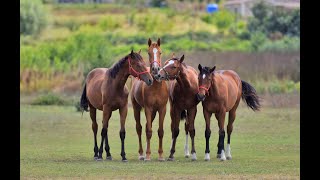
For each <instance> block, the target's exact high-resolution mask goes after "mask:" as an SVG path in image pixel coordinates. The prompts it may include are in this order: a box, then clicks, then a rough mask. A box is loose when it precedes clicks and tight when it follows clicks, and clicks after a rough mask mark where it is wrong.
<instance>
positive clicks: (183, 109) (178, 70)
mask: <svg viewBox="0 0 320 180" xmlns="http://www.w3.org/2000/svg"><path fill="white" fill-rule="evenodd" d="M183 60H184V55H183V56H182V57H181V58H180V59H178V58H175V57H172V58H171V59H169V60H167V61H166V62H165V65H164V67H163V68H161V69H160V71H159V75H158V78H160V79H162V80H176V81H169V101H170V116H171V133H172V144H171V150H170V156H169V158H168V160H169V161H172V160H174V156H173V154H174V153H175V145H176V139H177V137H178V135H179V124H180V119H181V120H182V119H186V122H185V132H186V143H185V148H184V151H185V157H189V156H190V154H189V148H188V133H190V137H191V142H192V149H191V154H192V157H191V158H192V160H196V159H197V156H196V150H195V146H194V136H195V129H194V119H195V117H196V114H197V104H198V103H199V100H198V99H197V98H196V94H197V93H198V79H197V77H198V73H197V71H196V70H195V69H194V68H193V67H191V66H187V65H186V64H185V63H183Z"/></svg>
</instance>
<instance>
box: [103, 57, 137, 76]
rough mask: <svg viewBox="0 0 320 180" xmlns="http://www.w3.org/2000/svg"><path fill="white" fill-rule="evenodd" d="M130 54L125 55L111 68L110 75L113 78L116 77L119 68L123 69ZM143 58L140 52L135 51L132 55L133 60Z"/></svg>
mask: <svg viewBox="0 0 320 180" xmlns="http://www.w3.org/2000/svg"><path fill="white" fill-rule="evenodd" d="M129 56H130V54H128V55H127V56H125V57H124V58H122V59H120V60H119V61H118V62H117V63H116V64H114V65H113V66H112V67H111V68H110V71H109V72H110V76H111V77H112V78H116V76H117V74H118V72H119V70H120V69H121V67H122V65H123V64H124V63H125V62H126V60H128V57H129ZM140 59H142V57H141V56H140V54H138V53H135V52H134V53H133V54H132V55H131V60H140Z"/></svg>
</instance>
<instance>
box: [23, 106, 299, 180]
mask: <svg viewBox="0 0 320 180" xmlns="http://www.w3.org/2000/svg"><path fill="white" fill-rule="evenodd" d="M142 115H143V113H142ZM97 117H98V125H99V131H98V143H99V144H100V128H101V117H102V113H101V112H99V113H98V116H97ZM213 117H214V116H213ZM157 118H158V115H157V116H156V120H155V121H154V124H153V136H152V139H151V153H152V154H151V156H152V157H151V158H152V161H151V162H141V161H138V138H137V134H136V131H135V121H134V118H133V110H132V108H129V111H128V117H127V122H126V139H125V148H126V154H127V158H128V160H129V162H128V163H123V162H121V156H120V146H121V143H120V138H119V129H120V122H119V113H118V112H113V115H112V117H111V119H110V121H109V130H108V131H109V134H108V135H109V142H110V148H111V154H112V156H113V161H105V160H104V161H102V162H96V161H94V160H93V133H92V130H91V120H90V117H89V114H88V113H84V114H83V117H81V113H80V112H76V109H75V107H73V106H31V105H21V108H20V139H21V140H20V178H21V179H30V178H36V179H39V178H41V179H43V178H45V179H52V178H53V179H57V178H58V179H79V178H81V179H96V178H98V179H110V178H116V179H195V178H197V179H199V178H200V179H221V178H224V179H299V178H300V156H299V154H300V142H299V139H300V131H299V128H300V110H299V109H298V108H277V109H276V108H267V107H266V108H263V109H262V110H261V111H260V112H253V111H251V110H250V109H248V108H246V107H245V106H244V105H243V103H242V104H241V106H240V107H239V109H238V111H237V118H236V121H235V123H234V130H233V134H232V138H231V149H232V151H231V152H232V157H233V159H232V160H231V161H225V162H220V161H218V159H216V158H215V155H216V151H217V147H216V145H217V141H218V128H217V121H216V120H215V119H214V118H212V120H211V130H212V134H211V139H210V150H211V153H210V155H211V161H209V162H206V161H204V151H205V137H204V130H205V122H204V118H203V114H202V106H201V105H198V114H197V116H196V120H195V122H196V123H195V127H196V139H195V145H196V151H197V157H198V160H197V161H195V162H192V161H191V159H185V158H184V151H183V146H184V141H185V135H184V124H183V123H182V122H181V123H180V135H179V137H178V140H177V146H176V153H175V158H176V161H174V162H168V161H165V162H158V161H157V158H158V153H157V151H158V137H157V129H158V119H157ZM170 121H171V120H170V116H169V107H168V109H167V115H166V118H165V126H164V127H165V129H164V131H165V135H164V139H163V141H164V142H163V143H164V145H163V147H164V156H165V157H166V158H167V157H168V155H169V148H170V145H171V132H170ZM142 124H143V125H142V126H143V132H145V129H144V127H145V117H144V115H143V116H142ZM226 124H227V123H226ZM225 140H226V139H225ZM189 142H190V141H189ZM143 148H145V133H143ZM144 150H145V149H144ZM103 158H105V152H104V153H103Z"/></svg>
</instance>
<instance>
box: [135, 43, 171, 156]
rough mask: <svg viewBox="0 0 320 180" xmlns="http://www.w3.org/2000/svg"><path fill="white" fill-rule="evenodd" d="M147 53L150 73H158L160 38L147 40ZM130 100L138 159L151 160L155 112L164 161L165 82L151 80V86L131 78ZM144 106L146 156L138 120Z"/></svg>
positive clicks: (159, 150) (160, 152) (160, 150)
mask: <svg viewBox="0 0 320 180" xmlns="http://www.w3.org/2000/svg"><path fill="white" fill-rule="evenodd" d="M148 45H149V48H148V54H149V61H150V69H151V72H152V75H156V74H158V70H159V69H160V64H161V48H160V39H158V41H157V43H152V41H151V40H150V39H149V41H148ZM131 101H132V106H133V111H134V118H135V120H136V131H137V134H138V138H139V159H140V160H143V159H144V160H146V161H149V160H151V158H150V154H151V151H150V140H151V137H152V122H153V120H154V118H155V116H156V113H157V112H158V113H159V129H158V137H159V149H158V153H159V158H158V160H159V161H164V158H163V155H162V154H163V149H162V138H163V134H164V131H163V122H164V117H165V115H166V105H167V102H168V90H167V84H166V82H165V81H161V80H157V81H153V84H152V85H151V86H147V85H146V84H145V83H143V82H141V81H137V80H135V79H133V85H132V89H131ZM142 108H144V112H145V116H146V137H147V138H146V139H147V145H146V156H145V157H144V156H143V149H142V144H141V132H142V126H141V122H140V111H141V109H142Z"/></svg>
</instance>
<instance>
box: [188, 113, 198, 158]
mask: <svg viewBox="0 0 320 180" xmlns="http://www.w3.org/2000/svg"><path fill="white" fill-rule="evenodd" d="M196 114H197V107H194V108H191V109H189V110H188V113H187V120H188V122H189V134H190V138H191V145H192V147H191V160H192V161H195V160H197V155H196V149H195V145H194V136H195V135H196V131H195V129H194V119H195V117H196Z"/></svg>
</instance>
